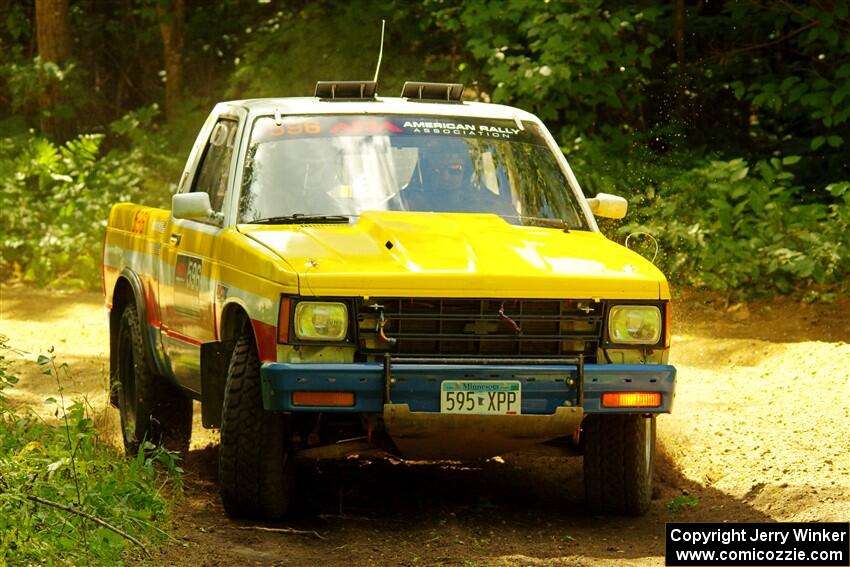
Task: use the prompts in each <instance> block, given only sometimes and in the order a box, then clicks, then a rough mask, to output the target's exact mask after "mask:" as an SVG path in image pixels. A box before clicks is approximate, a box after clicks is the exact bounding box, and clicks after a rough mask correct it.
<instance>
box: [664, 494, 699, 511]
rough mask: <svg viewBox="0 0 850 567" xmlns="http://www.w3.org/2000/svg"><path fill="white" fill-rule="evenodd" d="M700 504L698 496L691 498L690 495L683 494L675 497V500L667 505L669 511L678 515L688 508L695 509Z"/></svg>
mask: <svg viewBox="0 0 850 567" xmlns="http://www.w3.org/2000/svg"><path fill="white" fill-rule="evenodd" d="M697 504H699V498H697V497H696V496H690V495H688V494H682V495H680V496H677V497H675V498H674V499H673V500H671V501H670V503H669V504H667V510H669V511H670V512H673V513H674V514H678V513H679V512H681V511H682V510H684V509H686V508H694V507H696V505H697Z"/></svg>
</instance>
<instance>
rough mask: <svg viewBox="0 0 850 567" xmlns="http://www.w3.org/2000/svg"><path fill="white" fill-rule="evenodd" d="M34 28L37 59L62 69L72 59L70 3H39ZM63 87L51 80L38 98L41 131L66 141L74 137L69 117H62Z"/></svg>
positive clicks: (41, 0) (60, 0)
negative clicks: (54, 64)
mask: <svg viewBox="0 0 850 567" xmlns="http://www.w3.org/2000/svg"><path fill="white" fill-rule="evenodd" d="M35 28H36V42H37V44H38V56H39V57H40V58H41V61H42V62H44V63H47V62H52V63H56V64H57V65H59V66H62V65H63V64H64V63H65V62H66V61H67V60H68V59H70V57H71V21H70V18H69V12H68V0H36V2H35ZM62 95H63V93H62V86H61V85H60V84H59V83H58V82H57V81H55V80H50V81H49V82H48V84H47V85H46V86H45V89H44V91H43V92H42V94H41V96H40V97H39V105H40V107H41V130H42V131H43V132H46V133H48V134H51V135H52V136H53V137H54V138H56V139H58V140H60V141H64V140H67V139H68V138H70V137H71V135H72V132H73V128H72V124H71V122H70V119H69V118H70V117H68V116H64V117H63V116H61V105H62Z"/></svg>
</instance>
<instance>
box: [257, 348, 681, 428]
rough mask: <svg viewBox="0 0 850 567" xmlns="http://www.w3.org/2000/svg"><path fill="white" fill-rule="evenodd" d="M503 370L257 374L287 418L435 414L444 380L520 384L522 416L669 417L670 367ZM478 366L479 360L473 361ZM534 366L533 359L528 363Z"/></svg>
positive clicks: (399, 367)
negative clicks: (606, 396)
mask: <svg viewBox="0 0 850 567" xmlns="http://www.w3.org/2000/svg"><path fill="white" fill-rule="evenodd" d="M573 361H574V363H572V364H557V363H556V364H551V363H549V364H540V363H535V364H529V363H528V362H526V361H523V362H521V363H520V362H515V363H513V364H506V363H503V361H501V360H499V361H496V362H498V363H494V361H492V360H490V361H486V362H489V363H488V364H472V363H470V361H468V360H463V359H458V360H453V359H451V360H450V359H447V360H445V361H440V363H434V362H433V361H428V362H425V361H420V359H407V360H403V361H402V360H397V359H392V360H390V359H389V358H388V359H387V360H385V361H384V362H383V363H381V362H371V363H320V364H294V363H280V362H268V363H265V364H263V365H262V368H261V370H260V374H261V376H262V386H263V406H264V407H265V409H267V410H271V411H286V412H317V411H320V412H358V413H359V412H363V413H383V412H384V410H385V404H393V405H406V406H407V407H408V409H409V411H410V412H412V413H417V412H424V413H439V412H440V383H441V382H442V381H443V380H518V381H519V382H521V388H522V406H521V413H522V415H553V414H555V413H556V410H557V409H558V408H561V407H572V408H576V411H579V408H581V409H580V411H579V413H641V414H648V413H669V412H670V411H671V410H672V409H673V398H674V396H675V383H676V369H675V368H674V367H672V366H668V365H649V364H647V365H631V364H583V361H582V360H581V359H572V360H571V361H570V362H573ZM473 362H479V361H473ZM533 362H538V361H533ZM295 392H352V393H353V394H354V401H353V405H350V406H344V407H340V406H315V405H311V406H299V405H295V404H293V403H292V394H293V393H295ZM605 392H660V393H661V406H660V407H657V408H633V409H630V408H603V407H602V394H603V393H605Z"/></svg>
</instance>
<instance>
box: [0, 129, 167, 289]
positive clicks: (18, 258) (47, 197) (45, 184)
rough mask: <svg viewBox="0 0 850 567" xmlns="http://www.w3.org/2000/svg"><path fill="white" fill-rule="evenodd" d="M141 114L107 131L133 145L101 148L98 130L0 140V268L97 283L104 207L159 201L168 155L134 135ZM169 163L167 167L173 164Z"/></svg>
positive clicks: (51, 280) (49, 279) (40, 278)
mask: <svg viewBox="0 0 850 567" xmlns="http://www.w3.org/2000/svg"><path fill="white" fill-rule="evenodd" d="M145 119H147V118H146V115H145V114H144V113H142V112H139V113H133V114H130V115H128V116H127V117H125V118H124V119H122V120H121V121H119V122H117V123H116V124H115V125H114V126H113V129H114V131H115V132H117V133H119V134H123V135H126V136H128V137H130V138H131V139H132V140H133V147H132V149H131V150H121V149H113V150H110V151H104V149H103V146H104V143H103V142H104V139H105V137H104V135H102V134H85V135H80V136H78V137H77V138H76V139H73V140H70V141H68V142H67V143H65V144H63V145H57V144H55V143H53V142H51V141H49V140H48V139H46V138H41V137H18V138H6V139H0V147H2V149H3V151H2V152H0V156H8V157H0V225H2V226H3V239H2V240H0V273H5V274H6V275H7V276H8V275H11V274H13V273H16V272H18V273H20V275H22V276H23V278H24V279H25V280H26V281H31V282H35V283H38V284H40V285H60V286H76V287H91V288H94V287H97V286H99V284H100V254H101V247H102V245H103V232H104V229H105V227H106V221H107V216H108V213H109V208H110V207H111V206H112V205H113V204H115V203H117V202H121V201H136V202H143V203H151V204H158V205H162V204H164V203H165V202H167V195H168V186H167V185H166V184H165V183H164V181H163V180H161V179H158V177H159V175H158V174H155V173H154V172H157V171H158V172H162V171H163V170H167V169H168V167H167V166H168V165H169V164H170V163H171V158H166V157H159V158H157V157H156V156H163V155H164V150H163V149H162V148H161V147H160V148H157V147H155V142H153V141H152V140H153V138H151V137H149V136H146V135H144V134H143V133H140V130H138V126H139V125H140V124H139V122H140V121H144V120H145ZM172 167H173V166H172ZM175 179H176V175H175Z"/></svg>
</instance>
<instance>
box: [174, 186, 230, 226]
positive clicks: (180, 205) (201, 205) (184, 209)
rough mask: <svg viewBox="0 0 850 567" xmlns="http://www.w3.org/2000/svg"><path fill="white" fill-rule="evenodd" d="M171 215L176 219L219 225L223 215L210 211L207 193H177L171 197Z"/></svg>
mask: <svg viewBox="0 0 850 567" xmlns="http://www.w3.org/2000/svg"><path fill="white" fill-rule="evenodd" d="M171 214H172V216H173V217H174V218H176V219H188V220H199V221H213V222H214V223H215V224H217V225H220V224H221V221H222V219H223V218H224V215H222V214H221V213H217V212H215V211H213V210H212V206H210V196H209V194H208V193H204V192H202V191H199V192H197V193H177V194H176V195H174V196H173V197H171Z"/></svg>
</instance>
